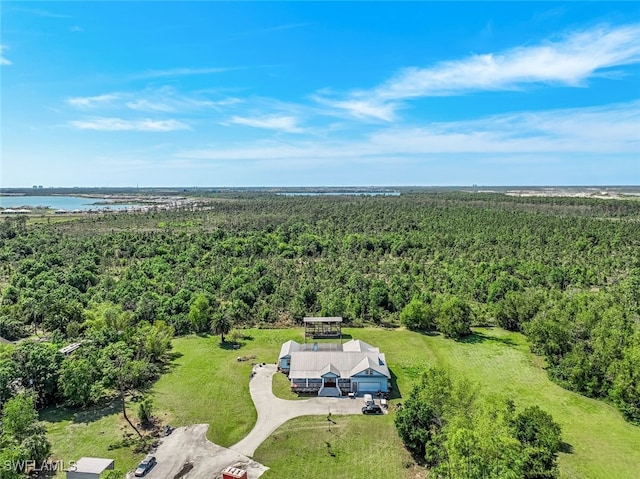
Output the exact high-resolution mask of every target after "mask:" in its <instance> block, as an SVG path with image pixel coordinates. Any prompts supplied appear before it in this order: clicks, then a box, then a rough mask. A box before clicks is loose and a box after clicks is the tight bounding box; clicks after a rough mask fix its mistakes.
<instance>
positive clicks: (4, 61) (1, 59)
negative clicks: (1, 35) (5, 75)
mask: <svg viewBox="0 0 640 479" xmlns="http://www.w3.org/2000/svg"><path fill="white" fill-rule="evenodd" d="M6 49H7V47H6V46H4V45H0V65H11V64H12V63H11V61H10V60H9V59H8V58H7V57H5V56H4V51H5V50H6Z"/></svg>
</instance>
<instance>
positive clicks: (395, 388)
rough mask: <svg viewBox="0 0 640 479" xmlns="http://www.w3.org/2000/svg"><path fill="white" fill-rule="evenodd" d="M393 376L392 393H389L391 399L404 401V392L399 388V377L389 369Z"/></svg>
mask: <svg viewBox="0 0 640 479" xmlns="http://www.w3.org/2000/svg"><path fill="white" fill-rule="evenodd" d="M389 374H391V391H390V392H389V399H402V392H401V391H400V388H399V387H398V376H396V374H395V373H394V372H393V369H389Z"/></svg>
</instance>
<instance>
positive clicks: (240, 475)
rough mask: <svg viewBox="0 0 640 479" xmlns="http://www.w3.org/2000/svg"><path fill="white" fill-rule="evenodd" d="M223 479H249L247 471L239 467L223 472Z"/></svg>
mask: <svg viewBox="0 0 640 479" xmlns="http://www.w3.org/2000/svg"><path fill="white" fill-rule="evenodd" d="M222 479H247V471H245V470H244V469H238V468H237V467H227V468H226V469H225V470H224V471H222Z"/></svg>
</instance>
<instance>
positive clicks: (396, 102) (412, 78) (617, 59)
mask: <svg viewBox="0 0 640 479" xmlns="http://www.w3.org/2000/svg"><path fill="white" fill-rule="evenodd" d="M638 62H640V24H632V25H625V26H619V27H610V26H599V27H597V28H592V29H590V30H585V31H579V32H573V33H571V34H568V35H565V36H564V37H562V38H560V39H558V40H555V41H547V42H544V43H541V44H539V45H534V46H523V47H517V48H512V49H509V50H506V51H503V52H501V53H494V54H485V55H472V56H470V57H467V58H464V59H461V60H454V61H445V62H440V63H437V64H435V65H434V66H431V67H426V68H419V67H411V68H405V69H404V70H401V71H400V72H399V73H398V74H396V75H395V76H393V77H392V78H391V79H389V80H388V81H386V82H384V83H383V84H381V85H379V86H378V87H376V88H374V89H372V90H366V91H364V90H360V91H354V92H351V93H350V94H348V95H347V96H346V97H344V98H338V99H336V98H331V97H326V96H324V97H323V96H318V97H317V99H318V100H320V101H321V102H322V103H324V104H326V105H329V106H331V107H333V108H336V109H341V110H344V111H346V112H348V113H349V114H351V115H353V116H355V117H357V118H363V117H367V116H369V117H373V118H378V119H383V120H391V119H393V118H394V115H393V112H394V111H395V110H396V109H397V108H398V107H399V106H400V105H401V104H402V101H406V100H409V99H411V98H419V97H428V96H451V95H462V94H466V93H469V92H473V91H498V90H517V89H521V88H524V87H526V86H527V85H532V84H541V83H542V84H551V85H563V86H572V87H578V86H583V85H584V84H585V81H586V80H587V79H589V78H591V77H593V76H596V75H602V74H604V73H605V72H604V71H603V70H607V69H611V68H614V67H618V66H622V65H629V64H634V63H638Z"/></svg>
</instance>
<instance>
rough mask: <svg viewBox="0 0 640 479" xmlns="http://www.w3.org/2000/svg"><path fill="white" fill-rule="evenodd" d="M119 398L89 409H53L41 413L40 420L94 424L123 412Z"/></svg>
mask: <svg viewBox="0 0 640 479" xmlns="http://www.w3.org/2000/svg"><path fill="white" fill-rule="evenodd" d="M121 411H122V409H121V403H120V400H119V398H113V399H111V400H109V401H108V402H105V403H103V404H100V405H98V406H94V407H91V408H87V409H79V408H70V407H51V408H47V409H43V410H42V411H40V419H41V420H43V421H47V422H61V421H70V422H74V423H76V424H80V423H89V422H94V421H97V420H99V419H102V418H103V417H105V416H111V415H112V414H117V413H118V412H121Z"/></svg>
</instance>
